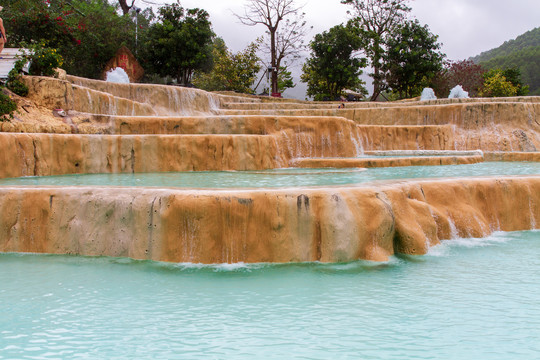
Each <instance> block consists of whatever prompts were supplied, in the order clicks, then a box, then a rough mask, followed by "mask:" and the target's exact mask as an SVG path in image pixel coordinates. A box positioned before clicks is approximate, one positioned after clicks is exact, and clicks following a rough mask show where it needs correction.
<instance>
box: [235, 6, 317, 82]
mask: <svg viewBox="0 0 540 360" xmlns="http://www.w3.org/2000/svg"><path fill="white" fill-rule="evenodd" d="M301 9H302V6H296V5H295V3H294V0H248V2H247V4H246V6H245V8H244V14H243V15H238V14H234V15H235V16H236V18H237V19H238V20H239V21H240V22H241V23H242V24H244V25H247V26H256V25H264V26H265V27H266V29H267V35H268V38H269V39H268V46H267V47H268V48H269V50H270V51H269V52H270V66H271V68H272V92H273V93H275V92H277V89H278V71H279V67H280V65H281V62H282V61H283V59H285V58H287V57H292V58H294V57H295V54H298V53H299V52H300V51H301V49H302V48H303V46H304V45H303V37H304V36H305V34H306V32H307V30H306V28H305V25H306V22H305V21H304V20H303V18H304V14H303V13H300V10H301Z"/></svg>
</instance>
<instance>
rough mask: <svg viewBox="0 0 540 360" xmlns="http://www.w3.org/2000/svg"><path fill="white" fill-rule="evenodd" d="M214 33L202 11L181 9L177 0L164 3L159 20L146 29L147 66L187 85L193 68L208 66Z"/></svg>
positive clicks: (200, 68) (205, 67) (195, 69)
mask: <svg viewBox="0 0 540 360" xmlns="http://www.w3.org/2000/svg"><path fill="white" fill-rule="evenodd" d="M213 36H214V33H213V31H212V27H211V23H210V20H209V15H208V13H207V12H206V11H205V10H202V9H184V8H183V7H182V6H180V4H179V3H175V4H171V5H164V6H162V7H161V8H160V9H159V19H158V22H157V23H155V24H153V25H152V26H151V27H150V29H149V30H148V40H147V42H146V44H145V48H146V49H147V52H146V54H145V55H146V58H147V60H148V65H150V68H151V70H152V71H154V72H156V73H158V74H159V75H161V76H166V75H172V76H174V77H176V80H177V82H178V83H179V84H182V85H187V84H189V83H190V81H191V77H192V75H193V73H194V72H195V71H197V70H199V71H202V70H207V69H209V68H210V66H211V61H212V38H213Z"/></svg>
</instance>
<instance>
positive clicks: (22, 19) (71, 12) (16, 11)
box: [2, 0, 152, 78]
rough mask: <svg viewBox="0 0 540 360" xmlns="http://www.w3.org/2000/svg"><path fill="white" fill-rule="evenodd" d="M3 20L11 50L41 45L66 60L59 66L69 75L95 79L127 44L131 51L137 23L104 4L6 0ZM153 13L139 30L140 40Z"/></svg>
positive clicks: (100, 1)
mask: <svg viewBox="0 0 540 360" xmlns="http://www.w3.org/2000/svg"><path fill="white" fill-rule="evenodd" d="M8 2H9V4H7V5H6V6H5V7H4V10H3V12H2V16H3V19H4V23H5V25H6V31H7V32H8V33H9V34H10V43H11V44H12V46H25V44H27V43H35V44H39V43H42V42H45V43H46V44H47V46H48V47H51V48H55V49H57V50H58V53H59V54H60V55H61V56H62V57H63V58H64V65H63V68H64V69H65V70H66V71H67V72H68V73H69V74H73V75H79V76H84V77H89V78H99V77H100V76H101V74H102V71H103V69H104V66H105V64H106V63H107V62H108V61H109V60H110V59H111V58H112V57H113V56H114V55H115V53H116V51H117V50H118V49H119V48H120V47H121V46H122V45H125V46H127V47H128V48H131V49H133V48H134V47H135V46H134V43H135V23H134V22H133V18H131V17H129V16H119V15H118V14H117V11H116V8H115V7H114V6H111V5H110V4H109V3H108V2H107V1H106V0H71V1H67V0H58V1H50V0H45V1H44V0H8ZM145 16H148V17H151V16H152V12H151V10H148V11H145V13H144V14H143V15H142V18H143V19H141V20H142V21H141V22H140V23H141V27H142V29H139V30H140V31H139V34H140V37H144V35H143V34H144V32H145V31H144V30H145V29H146V26H143V25H145V24H147V21H144V18H145Z"/></svg>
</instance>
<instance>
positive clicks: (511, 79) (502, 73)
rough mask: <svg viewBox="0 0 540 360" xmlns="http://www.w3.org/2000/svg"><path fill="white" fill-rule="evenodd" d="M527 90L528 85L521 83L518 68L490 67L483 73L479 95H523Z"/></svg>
mask: <svg viewBox="0 0 540 360" xmlns="http://www.w3.org/2000/svg"><path fill="white" fill-rule="evenodd" d="M528 92H529V87H528V86H524V85H523V83H522V81H521V73H520V71H519V69H517V68H508V69H504V70H503V69H491V70H489V71H487V72H486V73H485V74H484V86H483V88H482V90H481V92H480V96H485V97H506V96H523V95H527V93H528Z"/></svg>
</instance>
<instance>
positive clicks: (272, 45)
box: [270, 29, 278, 94]
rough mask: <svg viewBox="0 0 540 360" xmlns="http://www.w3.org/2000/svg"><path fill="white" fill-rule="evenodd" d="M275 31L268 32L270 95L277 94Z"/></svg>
mask: <svg viewBox="0 0 540 360" xmlns="http://www.w3.org/2000/svg"><path fill="white" fill-rule="evenodd" d="M276 58H277V56H276V29H271V30H270V66H272V91H271V94H272V93H277V92H278V68H277V62H276Z"/></svg>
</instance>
